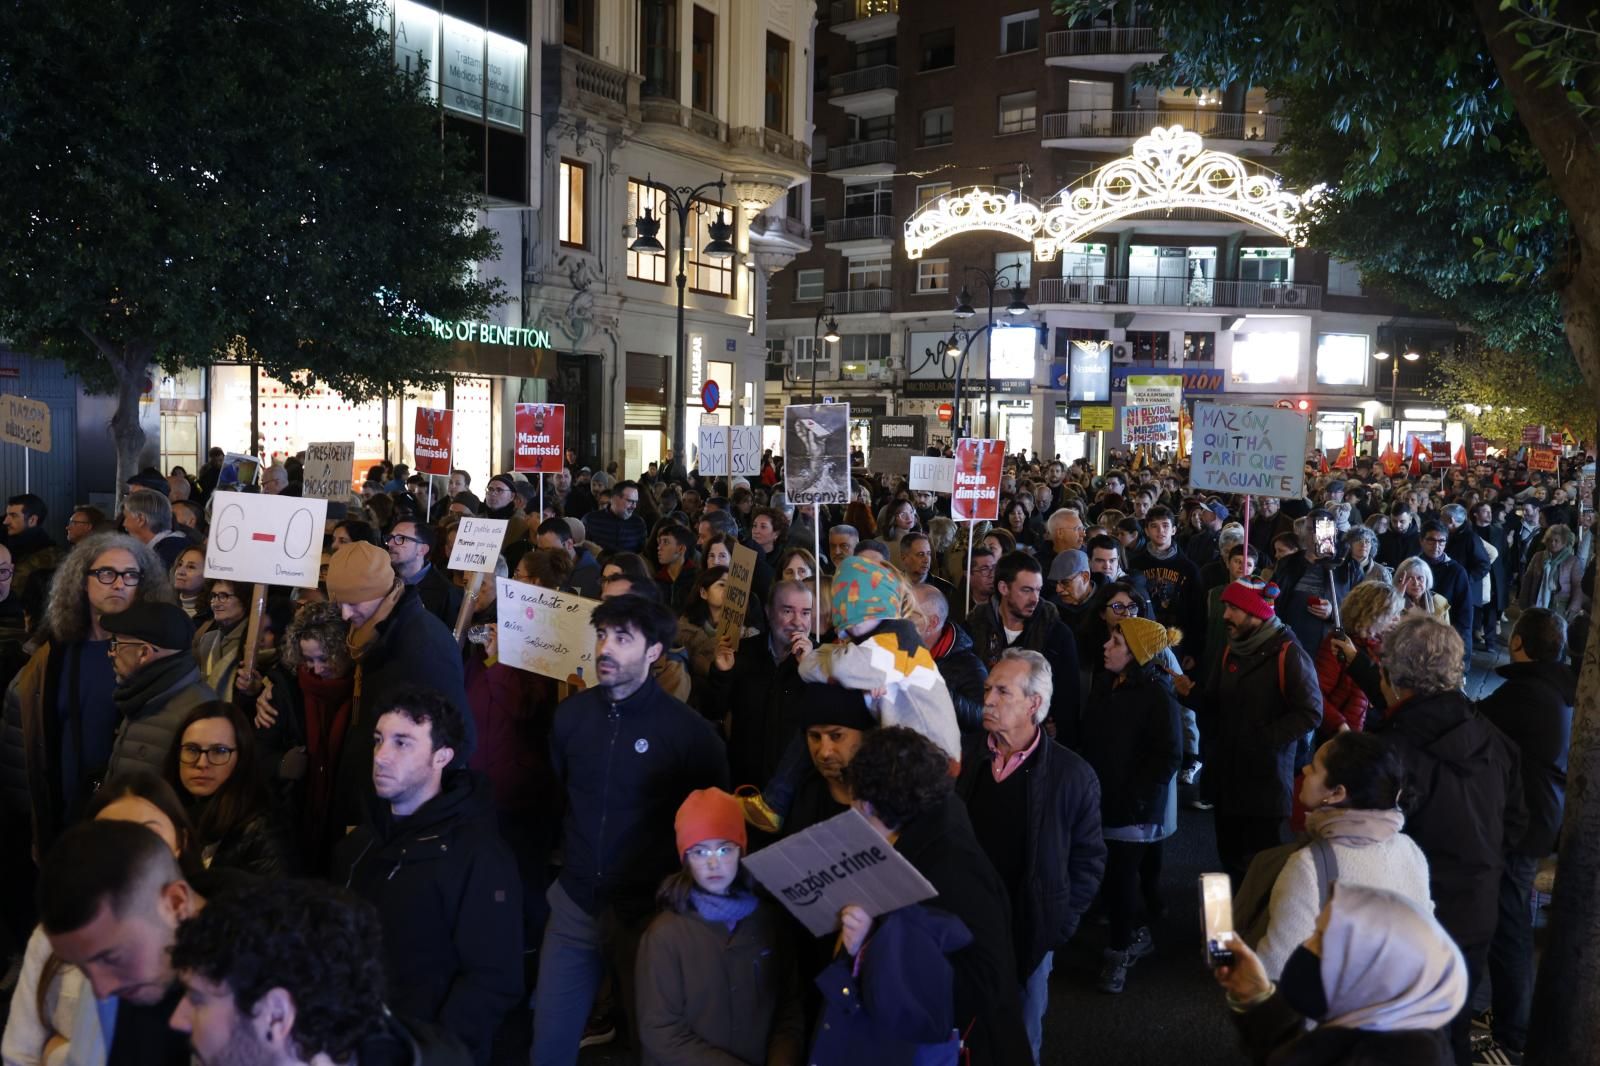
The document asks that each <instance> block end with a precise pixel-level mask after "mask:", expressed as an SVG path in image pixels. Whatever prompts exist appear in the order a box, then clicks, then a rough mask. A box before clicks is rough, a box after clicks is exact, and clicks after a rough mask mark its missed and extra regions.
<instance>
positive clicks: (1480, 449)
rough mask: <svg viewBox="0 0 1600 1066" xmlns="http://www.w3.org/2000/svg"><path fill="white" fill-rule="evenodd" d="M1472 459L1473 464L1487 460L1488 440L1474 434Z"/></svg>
mask: <svg viewBox="0 0 1600 1066" xmlns="http://www.w3.org/2000/svg"><path fill="white" fill-rule="evenodd" d="M1472 458H1473V461H1474V462H1482V461H1483V460H1485V459H1487V458H1489V438H1488V437H1480V436H1477V435H1476V434H1474V436H1473V438H1472Z"/></svg>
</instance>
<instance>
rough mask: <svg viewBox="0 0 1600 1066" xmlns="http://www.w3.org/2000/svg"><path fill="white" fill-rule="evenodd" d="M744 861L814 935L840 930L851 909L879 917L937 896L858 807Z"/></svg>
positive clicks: (744, 858)
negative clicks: (846, 911)
mask: <svg viewBox="0 0 1600 1066" xmlns="http://www.w3.org/2000/svg"><path fill="white" fill-rule="evenodd" d="M740 861H741V862H742V863H744V865H745V866H747V867H749V869H750V873H751V874H752V875H753V876H754V877H755V879H756V880H757V881H760V882H761V883H762V885H764V886H765V887H766V889H767V891H769V892H771V893H772V895H773V896H774V897H775V898H776V899H777V901H778V902H779V903H782V904H783V905H784V906H785V907H787V908H788V910H789V913H790V914H792V915H794V916H795V917H796V918H798V919H800V921H801V922H802V923H804V925H805V927H806V928H807V929H809V930H811V933H812V935H814V936H823V935H825V934H828V933H831V932H834V931H835V930H837V929H838V928H839V912H840V911H841V910H843V909H844V908H845V906H846V905H847V904H851V903H854V904H856V905H857V906H859V907H861V908H862V909H863V910H865V911H866V912H867V913H868V914H869V915H871V916H872V917H874V918H876V917H878V916H879V915H883V914H888V913H889V912H890V911H897V910H899V909H900V908H901V907H907V906H910V905H911V904H913V903H921V902H922V901H923V900H925V899H932V898H933V897H934V896H935V895H936V894H937V893H936V892H935V891H934V887H933V886H932V885H931V884H929V883H928V879H927V878H925V877H923V876H922V874H920V873H918V872H917V868H916V867H915V866H912V865H911V862H910V861H909V860H908V859H907V858H906V857H905V856H904V855H901V854H900V853H899V852H898V851H896V850H894V846H893V845H892V844H890V843H889V842H888V841H887V840H885V839H884V838H883V837H881V836H879V835H878V832H877V831H876V830H875V829H873V828H872V826H870V825H868V824H867V820H866V819H865V818H863V817H861V815H860V813H859V812H857V811H856V810H854V809H853V808H852V809H851V810H848V811H845V812H844V813H843V814H840V815H836V816H834V817H832V818H829V819H828V820H827V821H826V822H819V823H818V824H816V825H814V826H812V827H811V828H810V829H807V830H805V831H804V832H801V833H796V834H795V835H794V836H792V837H789V838H787V839H785V840H780V841H779V842H778V843H776V844H770V845H768V846H767V847H764V848H762V849H761V850H760V851H757V852H755V853H753V854H751V855H746V856H744V857H743V858H742V859H740Z"/></svg>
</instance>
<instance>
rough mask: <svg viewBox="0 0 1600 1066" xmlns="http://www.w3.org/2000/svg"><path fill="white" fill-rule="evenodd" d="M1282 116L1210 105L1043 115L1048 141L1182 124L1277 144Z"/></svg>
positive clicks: (1226, 136)
mask: <svg viewBox="0 0 1600 1066" xmlns="http://www.w3.org/2000/svg"><path fill="white" fill-rule="evenodd" d="M1282 122H1283V119H1282V117H1281V116H1279V115H1245V114H1239V113H1238V112H1227V111H1213V110H1210V109H1207V108H1200V107H1197V108H1152V109H1149V110H1145V109H1142V108H1134V109H1132V110H1127V111H1122V110H1111V109H1109V108H1090V109H1085V110H1079V111H1056V112H1053V113H1051V114H1048V115H1046V116H1045V117H1044V132H1043V138H1044V139H1045V140H1047V141H1055V140H1067V139H1071V138H1078V137H1143V136H1144V135H1145V134H1147V133H1149V132H1150V131H1151V130H1153V129H1155V128H1156V127H1157V126H1182V127H1183V128H1184V129H1186V130H1193V131H1194V132H1195V133H1198V134H1200V135H1201V136H1202V137H1218V138H1224V139H1228V140H1236V141H1261V142H1262V143H1264V144H1275V143H1277V141H1278V139H1279V135H1280V134H1281V132H1282V129H1283V126H1282Z"/></svg>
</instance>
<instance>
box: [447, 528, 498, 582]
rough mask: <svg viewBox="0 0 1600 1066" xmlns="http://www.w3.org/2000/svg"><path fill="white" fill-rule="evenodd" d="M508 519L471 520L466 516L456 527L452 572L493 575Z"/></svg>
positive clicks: (452, 551)
mask: <svg viewBox="0 0 1600 1066" xmlns="http://www.w3.org/2000/svg"><path fill="white" fill-rule="evenodd" d="M510 524H511V519H509V518H472V517H468V516H463V517H462V519H461V524H460V525H458V526H456V542H455V545H454V546H453V547H451V549H450V569H451V570H465V571H467V572H469V573H471V572H473V571H476V572H477V573H480V574H492V573H494V566H495V563H496V562H497V561H498V560H499V558H500V545H501V544H503V543H505V539H506V526H508V525H510Z"/></svg>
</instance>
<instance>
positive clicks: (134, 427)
mask: <svg viewBox="0 0 1600 1066" xmlns="http://www.w3.org/2000/svg"><path fill="white" fill-rule="evenodd" d="M96 343H98V342H96ZM101 350H102V351H105V350H106V347H105V346H104V345H102V346H101ZM113 351H114V349H113ZM150 359H151V349H150V348H149V347H148V346H146V345H131V344H130V345H128V346H127V347H125V348H123V349H122V350H121V351H120V352H116V354H112V355H108V361H109V362H110V363H111V369H112V373H113V374H114V375H115V376H116V381H117V410H116V413H115V414H113V415H112V416H111V439H112V442H113V443H114V444H115V445H116V449H117V486H116V496H117V499H118V500H119V501H120V500H121V499H122V496H123V490H124V488H125V486H126V485H127V484H128V479H129V478H131V477H133V476H134V475H135V474H137V473H138V472H139V453H140V452H142V451H143V450H144V443H145V437H144V427H143V426H141V425H140V424H139V399H140V397H142V396H143V395H144V386H145V381H146V380H147V379H148V376H149V372H150Z"/></svg>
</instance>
